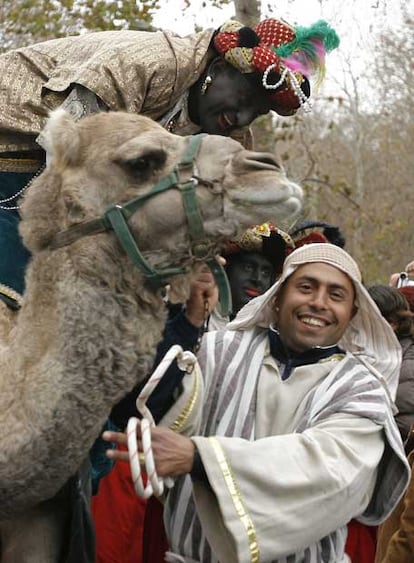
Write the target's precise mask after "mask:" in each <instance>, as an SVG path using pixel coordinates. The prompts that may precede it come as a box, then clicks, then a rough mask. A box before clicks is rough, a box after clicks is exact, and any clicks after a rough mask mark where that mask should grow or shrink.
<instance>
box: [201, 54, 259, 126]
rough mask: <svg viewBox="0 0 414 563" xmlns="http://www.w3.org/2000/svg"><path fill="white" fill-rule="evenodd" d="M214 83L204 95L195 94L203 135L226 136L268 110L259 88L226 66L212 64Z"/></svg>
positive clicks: (225, 64) (232, 68) (223, 64)
mask: <svg viewBox="0 0 414 563" xmlns="http://www.w3.org/2000/svg"><path fill="white" fill-rule="evenodd" d="M211 75H212V77H213V80H212V82H211V84H210V85H209V87H208V88H207V90H206V92H205V94H204V95H201V93H200V92H199V91H197V92H196V98H195V99H196V104H195V106H196V114H197V121H198V123H199V125H200V126H201V130H202V131H203V132H204V133H209V134H211V135H223V136H228V135H230V133H231V132H232V131H233V130H234V129H236V128H238V127H244V126H246V125H249V124H250V123H251V122H252V121H253V120H254V119H255V118H256V117H258V116H259V115H262V114H266V113H268V112H269V111H270V104H269V102H268V100H267V97H266V95H265V93H264V92H263V91H262V88H260V87H258V86H256V85H254V84H251V83H250V82H249V81H248V80H246V78H245V77H244V76H243V74H242V73H241V72H239V71H238V70H237V69H235V68H234V67H233V66H231V65H230V64H229V63H226V62H224V61H219V62H218V63H217V64H216V65H214V67H213V69H212V71H211Z"/></svg>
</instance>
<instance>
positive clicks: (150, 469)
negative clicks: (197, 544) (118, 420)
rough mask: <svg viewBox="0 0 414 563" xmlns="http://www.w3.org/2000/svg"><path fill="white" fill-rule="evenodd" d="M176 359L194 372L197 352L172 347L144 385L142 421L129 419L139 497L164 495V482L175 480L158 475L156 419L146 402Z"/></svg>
mask: <svg viewBox="0 0 414 563" xmlns="http://www.w3.org/2000/svg"><path fill="white" fill-rule="evenodd" d="M176 358H177V364H178V367H179V368H180V369H181V370H182V371H185V372H187V373H191V372H192V371H193V369H194V366H195V364H196V362H197V359H196V357H195V356H194V354H193V353H192V352H189V351H185V352H184V351H183V349H182V348H181V346H178V345H175V346H172V347H171V348H170V349H169V350H168V352H167V353H166V354H165V356H164V358H163V359H162V360H161V362H160V363H159V365H158V367H157V368H156V370H155V371H154V373H153V374H152V376H151V377H150V378H149V380H148V381H147V383H146V384H145V385H144V387H143V389H142V391H141V393H140V394H139V395H138V398H137V409H138V412H139V413H140V414H141V415H142V419H141V421H140V420H138V418H135V417H132V418H130V419H129V421H128V425H127V442H128V451H129V463H130V466H131V473H132V481H133V483H134V487H135V492H136V493H137V495H138V496H140V497H143V498H149V497H150V496H151V495H153V494H154V495H155V496H161V495H162V493H163V492H164V485H165V486H166V487H168V488H171V487H172V486H173V484H174V481H173V480H172V479H171V478H170V477H166V478H165V479H162V478H161V477H159V476H158V475H157V471H156V469H155V462H154V456H153V453H152V447H151V427H153V426H155V422H154V418H153V416H152V414H151V411H150V410H149V408H148V407H147V405H146V402H147V400H148V398H149V397H150V395H151V393H152V392H153V391H154V389H155V387H156V386H157V385H158V383H159V382H160V380H161V379H162V377H163V376H164V374H165V372H166V371H167V369H168V368H169V367H170V365H171V364H172V362H173V361H174V360H175V359H176ZM139 424H140V425H141V437H142V438H141V441H142V452H139V450H138V441H137V426H138V425H139ZM142 461H143V463H144V465H145V471H146V473H147V477H148V480H147V484H146V486H144V483H143V480H142V476H141V462H142Z"/></svg>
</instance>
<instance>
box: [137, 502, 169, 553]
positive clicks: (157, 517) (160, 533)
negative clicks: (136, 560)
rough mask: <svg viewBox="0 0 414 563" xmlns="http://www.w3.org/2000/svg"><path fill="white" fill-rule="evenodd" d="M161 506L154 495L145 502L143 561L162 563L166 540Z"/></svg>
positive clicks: (166, 546) (166, 549)
mask: <svg viewBox="0 0 414 563" xmlns="http://www.w3.org/2000/svg"><path fill="white" fill-rule="evenodd" d="M162 513H163V506H162V504H161V502H160V501H159V500H158V499H157V498H156V497H151V498H150V499H149V500H148V502H147V509H146V511H145V519H144V537H145V542H144V557H143V563H164V562H165V559H164V556H165V552H166V551H168V541H167V536H166V535H165V530H164V523H163V517H162Z"/></svg>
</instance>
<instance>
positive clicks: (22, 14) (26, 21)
mask: <svg viewBox="0 0 414 563" xmlns="http://www.w3.org/2000/svg"><path fill="white" fill-rule="evenodd" d="M158 9H159V0H144V1H143V2H139V3H138V2H137V1H136V0H135V1H125V0H123V1H118V2H107V1H106V0H59V1H58V0H43V1H42V2H38V1H37V0H13V1H9V2H8V3H7V5H6V3H5V5H4V6H3V7H2V8H1V11H0V16H1V22H2V23H1V24H0V39H1V48H2V49H3V50H5V49H10V48H13V47H18V46H22V45H27V44H30V43H34V42H39V41H44V40H47V39H52V38H56V37H63V36H66V35H78V34H79V33H82V32H85V31H106V30H119V29H152V28H151V22H152V14H153V13H154V11H156V10H158Z"/></svg>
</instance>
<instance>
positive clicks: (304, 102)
mask: <svg viewBox="0 0 414 563" xmlns="http://www.w3.org/2000/svg"><path fill="white" fill-rule="evenodd" d="M276 66H277V65H276V63H272V64H271V65H269V66H268V67H267V69H266V70H265V71H264V73H263V77H262V84H263V88H264V89H265V90H277V88H279V87H280V86H281V85H282V84H283V82H284V81H285V80H286V77H288V79H289V82H290V86H291V88H292V90H293V91H294V92H295V94H296V96H297V97H298V99H299V104H300V106H301V107H304V110H305V111H311V109H312V104H311V102H310V100H309V98H308V97H307V96H306V94H305V93H304V92H303V90H302V88H301V87H300V84H299V80H298V79H297V77H296V76H295V73H294V72H293V71H292V70H291V69H290V68H288V67H285V68H284V69H283V71H282V74H281V75H280V79H279V80H278V81H277V82H276V83H275V84H268V82H267V78H268V76H269V73H270V72H271V71H272V70H273V69H274V68H276Z"/></svg>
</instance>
